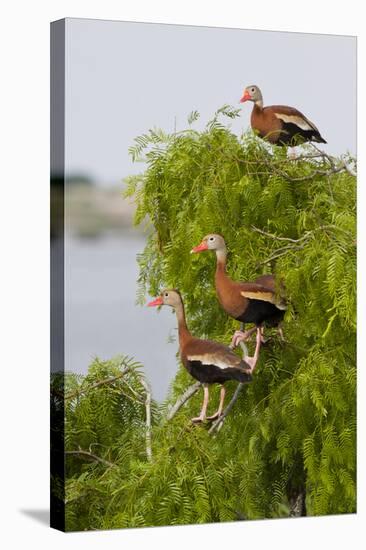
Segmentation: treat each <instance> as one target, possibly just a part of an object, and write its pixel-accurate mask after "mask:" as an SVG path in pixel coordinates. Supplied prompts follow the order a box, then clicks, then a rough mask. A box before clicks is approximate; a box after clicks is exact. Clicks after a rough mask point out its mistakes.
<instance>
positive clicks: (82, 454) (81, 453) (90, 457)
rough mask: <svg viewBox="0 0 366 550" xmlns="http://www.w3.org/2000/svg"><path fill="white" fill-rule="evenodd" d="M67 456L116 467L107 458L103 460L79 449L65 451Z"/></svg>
mask: <svg viewBox="0 0 366 550" xmlns="http://www.w3.org/2000/svg"><path fill="white" fill-rule="evenodd" d="M65 455H75V456H80V458H85V459H88V460H93V461H94V462H100V463H101V464H104V465H105V466H116V465H115V464H114V463H113V462H109V460H105V458H101V457H100V456H97V455H95V454H93V453H90V452H89V451H84V450H83V449H79V450H77V451H65Z"/></svg>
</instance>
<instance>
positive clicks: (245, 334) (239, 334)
mask: <svg viewBox="0 0 366 550" xmlns="http://www.w3.org/2000/svg"><path fill="white" fill-rule="evenodd" d="M256 330H257V327H253V328H251V329H249V330H246V331H243V330H236V331H235V332H234V334H233V337H232V339H231V347H232V348H236V347H237V346H238V345H239V344H240V342H247V341H248V340H249V338H250V337H251V335H252V334H253V332H255V331H256Z"/></svg>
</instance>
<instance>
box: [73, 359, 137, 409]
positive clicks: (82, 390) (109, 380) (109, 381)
mask: <svg viewBox="0 0 366 550" xmlns="http://www.w3.org/2000/svg"><path fill="white" fill-rule="evenodd" d="M129 370H130V367H125V368H124V369H123V371H122V372H121V373H120V374H117V375H116V376H112V378H105V379H104V380H99V382H95V384H92V385H91V386H86V387H85V388H80V389H77V390H75V391H73V392H71V393H69V394H66V395H65V397H64V399H65V401H66V399H73V398H74V397H78V396H79V395H81V394H82V393H86V392H88V391H90V390H94V389H95V388H99V386H103V385H105V384H112V382H115V381H116V380H118V379H119V378H122V376H124V375H125V374H126V373H127V372H128V371H129Z"/></svg>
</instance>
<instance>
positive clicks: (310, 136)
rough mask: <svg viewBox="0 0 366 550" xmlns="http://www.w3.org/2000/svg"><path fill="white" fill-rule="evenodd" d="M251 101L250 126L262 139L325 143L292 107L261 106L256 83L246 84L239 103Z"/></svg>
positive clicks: (297, 142)
mask: <svg viewBox="0 0 366 550" xmlns="http://www.w3.org/2000/svg"><path fill="white" fill-rule="evenodd" d="M246 101H252V103H253V110H252V115H251V118H250V123H251V127H252V128H253V130H254V131H255V132H256V133H257V134H258V135H259V136H260V137H261V138H263V139H265V140H266V141H269V142H270V143H273V144H274V145H290V146H291V145H298V144H300V143H304V142H307V141H315V142H317V143H327V142H326V141H325V139H324V138H322V136H321V135H320V132H319V130H318V128H317V127H316V126H315V124H314V123H313V122H311V121H310V120H309V119H308V118H306V116H305V115H303V114H302V113H301V112H300V111H298V110H297V109H295V108H294V107H288V106H286V105H270V106H268V107H263V97H262V92H261V91H260V89H259V88H258V86H256V85H254V84H253V85H251V86H247V87H246V88H245V90H244V93H243V96H242V98H241V99H240V103H244V102H246Z"/></svg>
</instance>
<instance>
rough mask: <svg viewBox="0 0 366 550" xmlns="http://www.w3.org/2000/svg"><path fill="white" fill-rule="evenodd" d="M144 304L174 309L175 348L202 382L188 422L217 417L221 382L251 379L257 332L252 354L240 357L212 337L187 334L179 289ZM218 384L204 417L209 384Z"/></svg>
mask: <svg viewBox="0 0 366 550" xmlns="http://www.w3.org/2000/svg"><path fill="white" fill-rule="evenodd" d="M147 305H148V306H150V307H152V306H163V305H164V306H170V307H172V308H173V309H174V310H175V313H176V316H177V321H178V335H179V351H180V356H181V359H182V363H183V365H184V367H185V368H186V369H187V371H188V372H189V374H190V375H191V376H192V377H193V378H195V379H196V380H199V382H201V383H202V384H203V393H204V397H203V404H202V409H201V412H200V414H199V416H198V417H196V418H192V422H204V421H205V420H206V419H207V420H214V419H216V418H218V417H220V416H221V414H222V412H223V407H224V400H225V386H224V384H225V382H227V381H228V380H237V381H238V382H241V383H249V382H251V381H252V373H253V371H254V369H255V366H256V364H257V361H258V357H259V349H260V345H261V335H260V331H259V330H258V331H257V342H256V348H255V353H254V356H253V357H249V356H244V357H243V359H241V358H240V357H239V356H238V355H236V353H234V352H233V351H232V349H230V348H229V347H228V346H225V345H224V344H220V343H218V342H214V341H212V340H202V339H200V338H196V337H194V336H192V334H191V333H190V331H189V329H188V327H187V323H186V317H185V312H184V305H183V300H182V297H181V295H180V292H179V291H178V290H175V289H166V290H163V292H162V293H161V294H160V296H158V297H157V298H156V299H155V300H153V301H152V302H149V303H148V304H147ZM211 384H220V385H221V391H220V403H219V407H218V410H217V411H216V412H215V414H213V415H212V416H209V417H207V416H206V413H207V407H208V401H209V386H210V385H211Z"/></svg>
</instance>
